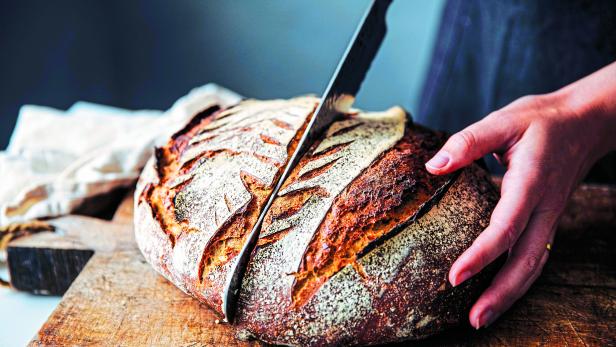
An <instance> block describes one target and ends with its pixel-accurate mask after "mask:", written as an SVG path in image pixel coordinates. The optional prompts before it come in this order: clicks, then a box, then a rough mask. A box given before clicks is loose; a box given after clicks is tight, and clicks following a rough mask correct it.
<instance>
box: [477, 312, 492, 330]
mask: <svg viewBox="0 0 616 347" xmlns="http://www.w3.org/2000/svg"><path fill="white" fill-rule="evenodd" d="M494 319H496V315H495V314H494V311H492V310H490V309H487V310H485V311H483V314H481V315H480V316H479V317H477V321H476V322H475V329H479V328H482V327H483V328H485V327H487V326H488V325H490V324H492V322H493V321H494Z"/></svg>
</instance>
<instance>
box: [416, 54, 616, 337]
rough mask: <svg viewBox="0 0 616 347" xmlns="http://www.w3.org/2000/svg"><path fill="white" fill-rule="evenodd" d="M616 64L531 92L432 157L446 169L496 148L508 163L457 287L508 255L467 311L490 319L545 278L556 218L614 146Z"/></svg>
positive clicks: (479, 320) (459, 264)
mask: <svg viewBox="0 0 616 347" xmlns="http://www.w3.org/2000/svg"><path fill="white" fill-rule="evenodd" d="M615 132H616V63H612V64H611V65H608V66H607V67H605V68H603V69H601V70H599V71H597V72H595V73H593V74H592V75H589V76H588V77H585V78H583V79H581V80H579V81H577V82H575V83H573V84H571V85H569V86H567V87H565V88H563V89H561V90H559V91H556V92H554V93H550V94H545V95H538V96H526V97H523V98H520V99H518V100H516V101H515V102H513V103H511V104H509V105H507V106H506V107H504V108H502V109H500V110H498V111H495V112H493V113H491V114H490V115H488V116H487V117H485V118H484V119H482V120H481V121H479V122H477V123H475V124H472V125H471V126H469V127H467V128H466V129H464V130H462V131H460V132H459V133H457V134H455V135H453V136H452V137H451V138H449V140H448V141H447V142H446V143H445V145H444V146H443V148H442V149H441V150H440V151H439V152H438V153H437V154H436V155H435V156H434V157H433V158H432V159H431V160H430V161H429V162H428V163H427V164H426V168H427V169H428V171H429V172H430V173H432V174H436V175H442V174H447V173H451V172H453V171H455V170H457V169H460V168H462V167H464V166H467V165H469V164H471V163H472V162H473V161H475V160H477V159H479V158H481V157H483V156H484V155H486V154H488V153H494V155H495V157H496V158H497V159H498V160H499V162H500V163H501V164H502V165H504V166H505V167H506V168H507V171H506V173H505V175H504V176H503V181H502V187H501V198H500V201H499V202H498V204H497V206H496V208H495V209H494V211H493V213H492V216H491V219H490V224H489V226H488V227H487V228H486V229H485V230H484V231H483V232H482V233H481V234H480V235H479V237H478V238H477V239H476V240H475V242H474V243H473V244H472V245H471V246H470V247H469V248H468V249H467V250H466V251H465V252H464V253H463V254H462V255H461V256H460V257H459V258H458V259H457V260H456V262H455V263H454V264H453V265H452V267H451V270H450V272H449V281H450V282H451V284H452V285H454V286H457V285H459V284H460V283H462V282H464V281H466V280H467V279H468V278H470V277H472V276H474V275H475V274H477V273H478V272H479V271H481V269H483V268H484V267H485V266H487V265H488V264H490V263H491V262H492V261H494V260H495V259H496V258H497V257H499V256H500V255H501V254H502V253H504V252H505V251H508V252H509V254H508V259H507V261H506V263H505V265H504V266H503V267H502V268H501V270H500V271H499V272H498V274H497V275H496V277H495V278H494V280H493V282H492V284H491V285H490V286H489V287H488V288H487V289H486V291H485V292H484V293H483V294H482V295H481V296H480V297H479V299H478V300H477V302H476V303H475V304H474V305H473V307H472V309H471V311H470V313H469V321H470V323H471V325H472V326H474V327H475V328H476V329H479V328H480V327H482V326H486V325H488V324H490V323H492V322H493V321H494V320H495V319H496V318H497V317H498V316H499V315H501V314H502V313H503V312H505V311H506V310H507V309H508V308H509V307H510V306H511V305H512V304H513V303H514V302H515V301H516V300H517V299H519V298H520V297H521V296H522V295H523V294H524V293H526V291H527V290H528V288H529V287H530V285H531V284H532V283H533V282H534V281H535V280H536V279H537V277H539V274H540V273H541V270H542V268H543V265H544V264H545V262H546V260H547V259H548V256H549V249H550V247H551V244H552V240H553V238H554V233H555V230H556V226H557V223H558V219H559V217H560V215H561V214H562V212H563V210H564V208H565V205H566V202H567V200H568V198H569V196H570V194H571V192H572V191H573V189H574V188H575V187H576V186H577V184H578V182H579V181H580V180H581V179H583V178H584V176H585V175H586V173H587V172H588V170H589V169H590V167H591V166H592V164H593V163H595V162H596V161H597V160H598V159H599V158H600V157H601V156H603V155H605V154H606V153H607V152H609V151H610V150H613V149H616V133H615Z"/></svg>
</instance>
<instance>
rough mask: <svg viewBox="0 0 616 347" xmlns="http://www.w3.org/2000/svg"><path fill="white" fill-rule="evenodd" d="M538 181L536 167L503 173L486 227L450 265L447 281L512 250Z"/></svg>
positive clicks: (537, 194)
mask: <svg viewBox="0 0 616 347" xmlns="http://www.w3.org/2000/svg"><path fill="white" fill-rule="evenodd" d="M541 182H542V181H541V177H540V173H539V170H538V168H527V167H511V168H510V169H509V170H508V171H507V173H506V174H505V176H504V177H503V183H502V188H501V199H500V201H499V202H498V204H497V205H496V207H495V209H494V211H493V212H492V217H491V218H490V225H489V226H488V227H487V228H486V229H485V230H484V231H483V232H482V233H481V234H480V235H479V236H478V237H477V239H476V240H475V241H474V242H473V244H472V245H471V246H470V247H469V248H468V249H467V250H466V251H465V252H464V253H462V255H461V256H460V257H459V258H458V259H457V260H456V261H455V263H454V264H453V265H452V266H451V269H450V271H449V282H450V283H451V284H452V285H453V286H457V285H459V284H460V283H462V282H464V281H466V280H467V279H469V278H470V277H472V276H474V275H475V274H477V273H478V272H479V271H481V269H483V268H484V267H486V266H487V265H488V264H490V263H491V262H493V261H494V260H495V259H496V258H498V257H499V256H500V255H501V254H503V252H505V251H507V250H508V249H510V248H511V247H513V245H514V244H515V243H516V241H517V240H518V237H519V236H520V234H521V233H522V231H523V230H524V229H525V228H526V225H527V222H528V219H529V218H530V215H531V213H532V211H533V210H534V208H535V206H536V205H537V203H538V201H539V199H540V198H541V197H542V195H543V194H542V193H541V192H542V183H541Z"/></svg>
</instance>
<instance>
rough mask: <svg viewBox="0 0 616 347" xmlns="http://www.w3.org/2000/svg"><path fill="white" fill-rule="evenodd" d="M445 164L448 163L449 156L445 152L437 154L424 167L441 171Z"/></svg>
mask: <svg viewBox="0 0 616 347" xmlns="http://www.w3.org/2000/svg"><path fill="white" fill-rule="evenodd" d="M447 163H449V154H448V153H447V152H438V153H436V155H435V156H434V157H432V159H430V160H429V161H428V162H427V163H426V166H429V167H430V168H431V169H442V168H444V167H445V165H447Z"/></svg>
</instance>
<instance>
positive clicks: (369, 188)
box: [238, 124, 497, 345]
mask: <svg viewBox="0 0 616 347" xmlns="http://www.w3.org/2000/svg"><path fill="white" fill-rule="evenodd" d="M335 135H336V134H334V136H335ZM442 142H443V137H442V135H439V134H435V133H434V132H432V131H429V130H427V129H425V128H422V127H420V126H415V125H412V124H407V126H406V128H405V132H404V136H403V138H402V139H401V140H400V141H398V142H397V143H396V144H395V146H393V148H391V149H388V150H387V151H385V152H383V153H382V154H380V155H379V157H378V159H376V160H374V161H373V162H372V164H371V165H370V166H369V167H368V168H367V169H365V170H363V171H362V172H361V174H360V175H359V176H357V177H356V178H354V179H353V180H352V182H351V183H350V184H349V185H348V186H345V187H344V189H343V190H342V191H341V192H340V193H339V194H338V195H337V196H336V198H335V199H334V201H333V202H332V204H331V207H330V208H329V209H328V211H327V214H326V215H325V217H324V218H323V221H322V222H321V223H320V224H319V225H318V227H317V228H316V230H315V232H314V234H313V235H312V237H310V238H309V242H307V243H304V244H302V245H300V246H297V245H298V243H300V244H301V238H300V237H297V236H296V235H294V229H296V228H298V226H299V225H300V224H299V223H298V224H296V225H293V226H290V227H287V228H278V229H279V231H277V232H268V231H267V230H268V228H271V226H272V224H275V223H278V222H280V221H281V220H288V219H289V218H292V217H293V216H295V215H299V214H301V213H302V210H303V209H305V206H306V205H307V201H309V200H310V199H312V198H314V197H315V196H327V195H328V191H327V189H323V188H322V187H311V188H309V189H304V190H299V191H293V192H290V193H288V194H283V195H282V196H279V197H278V198H277V199H276V200H275V203H274V205H273V208H272V209H271V210H270V212H269V213H268V216H267V217H266V222H265V223H264V226H263V228H262V237H261V239H260V241H259V243H258V246H257V248H256V249H255V251H254V252H253V257H252V260H251V263H250V264H249V267H248V269H247V274H246V276H245V278H244V283H243V284H242V290H241V294H240V309H239V312H238V324H239V326H240V327H241V329H243V330H244V335H245V334H251V335H253V336H255V337H257V338H259V339H262V340H265V341H267V342H271V343H279V344H290V345H340V344H375V343H384V342H392V341H399V340H406V339H417V338H421V337H425V336H428V335H431V334H433V333H436V332H438V331H441V330H443V329H444V328H446V327H447V326H450V325H453V324H457V323H458V322H459V321H460V319H461V317H463V316H464V314H465V312H466V311H467V310H468V308H469V305H470V303H471V302H472V300H473V298H474V297H475V296H476V294H477V293H478V290H479V289H481V288H482V286H483V285H484V284H485V279H483V277H485V275H484V274H482V275H481V276H478V277H476V278H474V279H473V280H471V281H469V282H468V283H465V284H464V285H461V286H459V287H457V288H452V287H451V286H450V285H449V284H448V282H447V273H448V271H449V268H450V266H451V264H452V263H453V261H454V260H455V259H456V258H457V256H459V255H460V254H461V253H462V252H463V250H465V249H466V248H467V247H468V246H469V245H470V244H471V243H472V241H473V240H474V239H475V237H476V236H477V235H478V234H479V233H480V232H481V231H482V230H483V229H484V228H485V227H486V226H487V224H488V221H489V216H490V213H491V211H492V208H493V206H494V204H495V202H496V199H497V193H496V190H495V189H494V187H493V186H492V184H491V182H490V181H489V179H488V178H487V176H486V175H485V173H484V172H483V171H482V170H481V169H480V168H478V167H477V166H476V165H473V166H471V167H470V168H468V169H465V170H463V171H462V172H461V173H459V174H456V175H453V176H445V177H434V176H431V175H429V174H428V173H427V172H426V170H425V168H424V163H425V162H426V161H427V160H428V159H429V158H430V157H431V156H432V155H433V154H434V153H435V152H436V150H438V148H439V147H440V145H441V144H442ZM316 147H318V144H315V146H314V147H313V148H316ZM335 150H337V151H339V150H340V148H337V149H335ZM330 154H331V153H330ZM326 155H327V153H326ZM320 157H322V155H316V156H312V157H311V156H310V155H307V156H305V157H304V158H303V159H302V161H301V162H300V164H299V165H298V167H297V168H296V169H295V170H294V172H293V174H292V176H291V177H290V178H289V180H288V181H287V182H286V183H285V187H288V186H289V185H292V184H293V183H297V182H298V181H302V180H306V179H310V178H314V177H315V176H318V175H322V174H324V173H326V172H327V171H328V170H331V169H332V167H331V165H329V166H322V169H321V171H320V172H319V173H317V174H312V175H307V176H304V177H301V175H299V172H301V171H302V168H303V167H304V166H306V165H307V164H308V163H309V162H311V161H314V160H317V159H318V158H320ZM304 171H305V170H304ZM311 218H314V214H312V217H311ZM263 234H265V235H263ZM304 245H305V246H304ZM289 249H291V251H289ZM294 254H299V257H295V260H296V259H297V258H299V259H300V262H299V266H297V262H294V259H293V258H294Z"/></svg>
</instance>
